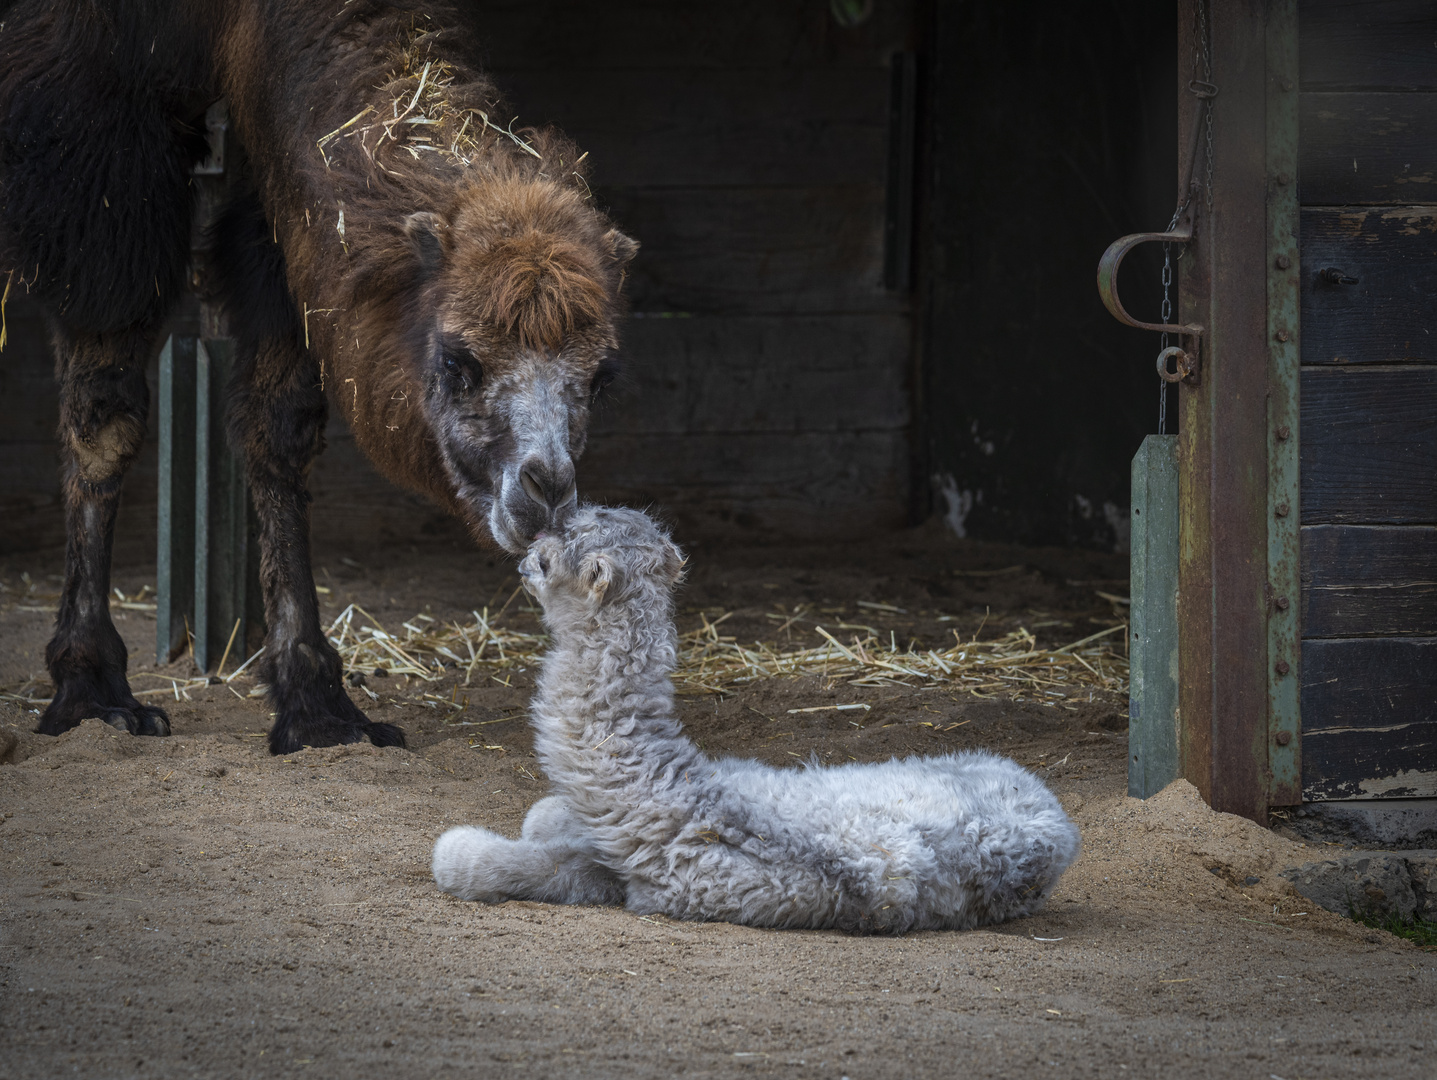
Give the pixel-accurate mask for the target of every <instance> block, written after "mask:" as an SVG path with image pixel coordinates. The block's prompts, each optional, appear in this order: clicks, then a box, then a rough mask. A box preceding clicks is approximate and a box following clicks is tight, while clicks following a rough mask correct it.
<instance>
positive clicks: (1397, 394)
mask: <svg viewBox="0 0 1437 1080" xmlns="http://www.w3.org/2000/svg"><path fill="white" fill-rule="evenodd" d="M1302 433H1303V434H1302V522H1303V524H1305V525H1319V524H1324V523H1329V522H1351V523H1358V522H1365V523H1369V524H1381V523H1387V524H1404V523H1429V522H1437V367H1430V366H1420V367H1417V366H1414V367H1391V368H1370V367H1369V368H1332V367H1311V368H1306V369H1304V370H1303V373H1302Z"/></svg>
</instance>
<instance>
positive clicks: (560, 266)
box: [0, 0, 636, 753]
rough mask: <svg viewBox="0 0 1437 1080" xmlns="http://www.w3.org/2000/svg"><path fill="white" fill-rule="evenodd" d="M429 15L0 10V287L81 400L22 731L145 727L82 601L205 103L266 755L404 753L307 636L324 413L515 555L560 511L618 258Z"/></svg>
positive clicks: (467, 55)
mask: <svg viewBox="0 0 1437 1080" xmlns="http://www.w3.org/2000/svg"><path fill="white" fill-rule="evenodd" d="M421 6H422V7H423V9H424V10H423V11H421V12H415V11H414V10H413V9H412V8H408V7H401V6H399V5H396V4H391V3H388V2H386V0H347V2H345V3H342V4H341V3H334V2H330V0H18V2H15V3H13V4H10V5H0V7H4V8H5V10H3V13H0V20H3V21H0V274H4V273H5V272H6V271H11V272H12V276H13V275H14V274H16V273H18V274H19V275H21V276H22V277H23V280H24V281H25V283H26V285H27V287H29V288H30V289H31V290H32V292H33V293H34V294H36V295H37V296H38V297H39V299H40V300H41V301H42V303H44V305H45V306H46V308H47V310H48V311H49V313H50V316H51V318H52V321H53V323H54V325H55V330H56V335H55V336H56V351H57V363H58V370H59V372H60V377H61V379H62V382H63V384H64V397H65V400H66V401H67V402H71V401H73V402H75V403H76V404H75V406H74V407H73V408H70V407H67V409H66V411H65V414H64V417H63V418H62V431H61V442H62V447H63V449H64V451H65V457H66V462H67V465H66V470H67V472H66V475H67V483H66V489H65V490H66V507H67V520H68V521H69V532H70V551H71V559H70V562H69V566H68V569H67V589H66V594H65V595H66V597H67V599H66V600H65V601H64V602H63V603H62V605H61V610H60V615H59V619H58V624H57V630H56V636H55V640H54V641H53V642H52V643H51V657H52V658H51V663H50V667H51V674H52V676H53V677H54V679H55V682H56V695H55V702H54V703H53V704H52V705H51V707H50V709H49V710H48V711H47V713H46V715H45V717H44V719H43V721H42V724H41V730H43V731H49V732H58V731H62V730H65V729H66V728H68V727H71V726H73V725H74V724H75V723H78V722H79V720H80V719H82V718H83V717H86V716H93V715H102V716H105V717H106V718H107V719H109V720H111V722H113V723H116V724H117V725H119V726H124V727H127V728H128V729H129V730H131V731H135V732H148V733H155V732H157V731H158V730H159V728H160V727H161V726H163V715H162V714H159V713H158V711H157V710H144V709H140V708H139V707H138V706H137V705H136V703H135V701H134V699H133V697H132V696H130V693H129V689H128V686H127V684H126V682H125V678H124V664H125V657H124V648H123V646H122V645H117V642H118V636H117V635H115V634H114V628H113V626H111V624H110V620H109V614H108V609H107V606H106V601H105V599H104V597H105V595H106V593H107V592H108V574H109V568H108V561H109V557H108V552H109V543H110V532H111V529H112V526H113V510H114V502H115V499H116V498H117V497H118V491H119V485H120V482H121V480H122V478H123V475H124V471H125V469H126V468H127V467H128V464H129V462H130V460H131V459H132V458H133V456H134V452H135V447H136V446H137V445H138V434H139V433H140V432H142V430H143V426H144V423H145V415H146V410H147V407H148V396H147V390H146V388H145V385H144V380H143V378H140V379H138V380H136V379H135V378H134V372H135V365H136V363H137V352H136V350H137V349H139V350H140V351H141V352H142V351H143V349H144V348H145V347H147V345H148V343H149V342H151V341H152V339H153V335H154V334H155V332H156V331H157V329H158V327H159V326H160V325H161V324H162V322H163V320H164V318H165V317H166V315H167V314H168V312H169V310H170V307H171V306H172V304H173V302H174V299H175V297H176V296H177V294H178V292H179V289H180V287H181V281H182V279H183V275H184V269H185V265H186V263H187V261H188V247H189V231H190V225H191V207H190V186H189V170H190V167H191V165H192V164H193V163H194V162H195V161H196V160H197V159H198V158H199V157H200V156H202V154H203V152H204V142H203V140H202V139H201V138H200V136H199V134H198V131H199V127H200V118H201V117H202V116H203V113H204V109H205V107H206V106H207V105H208V104H209V103H210V102H211V101H213V100H215V99H216V98H219V97H223V98H225V99H226V100H227V101H228V105H229V113H230V117H231V122H232V125H233V129H234V131H235V133H236V134H237V135H238V138H239V142H240V143H241V144H242V146H243V148H244V154H243V155H237V156H236V157H235V158H234V160H243V161H244V162H245V164H244V165H243V167H242V176H241V182H240V183H239V185H238V186H237V187H236V189H235V197H234V199H233V202H232V204H231V205H230V206H229V207H228V208H227V209H226V210H225V211H224V213H223V214H222V215H221V216H220V218H219V220H218V221H216V222H215V223H214V224H213V227H212V230H211V231H212V250H213V255H212V259H211V263H212V265H209V266H207V267H206V278H207V280H208V282H209V288H210V289H211V290H212V292H213V295H214V296H215V297H216V298H218V299H220V300H222V301H223V302H224V304H225V305H226V307H227V308H228V310H229V313H230V319H231V331H232V333H233V335H234V336H235V338H236V340H237V346H238V347H237V369H238V375H237V378H236V383H235V385H234V387H233V393H232V407H231V415H230V431H231V436H232V439H233V440H234V441H235V443H236V444H237V445H238V446H240V447H241V448H242V449H243V451H244V454H245V459H246V468H247V473H248V477H249V481H250V486H251V490H252V493H253V495H254V500H255V505H256V509H257V512H258V515H259V518H260V546H261V576H262V579H263V583H264V586H265V593H266V617H267V621H268V624H269V637H268V639H267V642H266V653H265V658H264V661H263V664H264V675H265V678H266V681H267V682H268V683H269V685H270V686H271V689H272V694H273V696H274V703H275V706H276V722H275V727H274V729H273V731H272V732H271V748H272V749H273V750H274V751H275V752H277V753H278V752H286V751H289V750H292V749H295V748H297V747H299V746H301V745H304V744H309V745H326V744H331V743H336V742H350V741H354V740H355V739H358V738H361V737H364V736H366V735H367V736H368V737H370V738H371V739H373V740H374V741H376V742H393V741H398V740H400V739H402V736H401V735H400V733H399V732H398V731H397V729H392V728H388V727H387V726H385V725H372V724H369V723H368V721H367V720H366V719H365V718H364V716H363V714H362V713H360V712H359V710H358V709H357V708H356V707H355V706H354V705H353V704H352V703H351V702H350V700H349V698H348V697H347V696H346V695H345V693H344V690H343V687H342V686H341V684H340V674H341V673H340V668H339V660H338V657H337V655H336V654H335V653H334V650H333V649H332V648H331V647H330V645H329V644H328V642H327V641H325V639H324V635H323V633H322V632H321V630H320V627H319V622H318V608H317V603H316V598H315V593H314V586H313V580H312V577H311V572H310V567H309V551H308V520H307V515H308V495H307V494H306V492H305V477H306V475H307V472H308V469H309V466H310V462H311V461H312V459H313V456H314V454H315V453H316V452H317V450H318V449H319V447H320V446H321V445H322V441H323V436H322V430H323V425H324V420H325V415H326V413H327V409H328V406H329V403H330V402H332V403H333V404H334V405H336V406H337V407H338V408H339V409H340V410H341V411H342V413H343V414H344V416H345V419H346V420H347V421H348V423H349V425H350V427H351V428H352V429H353V431H354V435H355V438H356V441H357V442H358V443H359V445H360V446H361V447H362V448H363V449H364V450H365V452H366V453H367V454H368V455H369V456H370V457H371V459H372V460H373V461H374V462H375V464H376V465H377V466H378V467H379V468H380V469H381V471H383V472H384V473H385V474H386V475H387V476H389V477H390V478H392V479H394V480H396V481H398V482H400V483H403V484H405V485H407V486H410V487H412V488H415V489H417V490H419V491H422V492H424V493H426V494H428V495H429V496H430V497H432V498H433V499H435V500H436V501H437V502H439V503H440V504H441V505H444V506H446V507H448V508H449V509H450V510H452V511H453V512H454V513H456V514H457V515H459V516H460V517H461V518H463V519H464V520H465V521H466V522H467V523H468V524H469V525H470V527H471V529H472V530H473V532H474V533H475V534H476V535H477V536H479V537H481V538H483V539H486V540H488V539H492V540H493V541H497V542H498V543H499V544H501V545H502V546H504V547H506V548H508V549H509V550H510V551H515V552H518V551H521V550H522V549H523V548H524V546H525V545H526V544H527V542H528V540H529V539H530V538H531V537H532V536H534V535H535V534H536V533H537V532H539V531H541V530H543V529H545V528H550V527H554V526H556V525H557V524H558V523H559V522H560V521H561V520H562V518H563V517H564V516H565V515H566V514H567V513H568V512H569V511H570V510H571V509H572V507H573V506H574V505H575V493H574V466H573V461H574V459H575V458H576V457H577V456H578V455H579V454H580V453H582V451H583V448H584V441H585V434H586V431H587V428H588V414H589V407H590V405H591V401H592V397H593V395H594V394H595V393H596V392H597V391H598V390H599V389H601V388H602V386H603V385H604V383H605V382H607V380H608V379H609V378H610V377H611V376H612V371H613V366H614V361H613V356H614V352H615V350H616V348H617V345H618V342H617V337H616V332H615V320H616V319H617V317H618V315H619V313H620V307H621V301H620V291H621V288H622V285H623V280H624V267H625V265H626V264H627V262H628V261H629V260H630V259H631V258H632V257H633V255H634V252H635V250H636V245H635V244H634V242H633V241H632V240H630V239H629V238H628V237H626V236H624V235H623V234H622V233H620V232H619V231H618V230H616V229H615V228H614V227H613V226H612V224H611V223H610V222H609V221H608V220H607V218H606V217H605V216H604V215H603V213H601V212H600V211H599V210H597V209H596V208H595V206H594V203H593V199H592V195H591V193H590V190H589V186H588V182H587V178H586V175H585V169H586V167H587V157H586V155H583V154H580V153H579V152H578V151H577V150H576V149H575V148H574V147H573V145H572V144H570V143H569V142H568V140H566V139H565V138H564V137H563V136H562V135H560V134H559V133H558V132H556V131H553V130H550V129H545V130H533V129H528V128H524V129H518V130H516V129H514V128H513V126H512V121H511V120H510V117H511V115H512V114H511V113H510V112H509V110H508V109H507V108H506V107H505V106H504V105H503V103H502V101H501V100H500V97H499V94H498V93H497V91H496V89H495V87H494V85H493V83H492V82H491V81H490V80H489V79H488V78H487V77H486V76H485V75H484V74H483V73H482V71H481V69H480V66H479V63H478V55H479V40H480V39H479V36H478V33H477V32H476V28H474V27H472V26H469V25H466V20H464V19H462V18H460V17H459V16H458V14H457V13H456V12H455V11H454V10H452V9H451V8H450V7H449V6H448V5H447V4H445V3H443V2H442V0H433V2H428V0H424V2H423V3H422V4H421ZM478 29H482V28H478ZM152 713H154V714H156V715H155V716H151V715H150V714H152Z"/></svg>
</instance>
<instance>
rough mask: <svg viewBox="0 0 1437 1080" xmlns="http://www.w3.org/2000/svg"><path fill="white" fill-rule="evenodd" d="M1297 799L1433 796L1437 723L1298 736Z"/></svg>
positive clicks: (1436, 789) (1436, 784) (1436, 771)
mask: <svg viewBox="0 0 1437 1080" xmlns="http://www.w3.org/2000/svg"><path fill="white" fill-rule="evenodd" d="M1303 744H1304V745H1303V751H1302V797H1303V800H1304V801H1305V802H1319V801H1325V800H1332V799H1430V798H1432V797H1433V796H1435V795H1437V723H1429V724H1404V725H1402V726H1400V727H1398V728H1395V729H1393V730H1391V731H1388V732H1384V733H1383V737H1382V738H1373V736H1372V733H1371V732H1368V731H1360V730H1359V731H1351V730H1337V731H1324V732H1313V733H1312V734H1311V735H1305V736H1304V738H1303Z"/></svg>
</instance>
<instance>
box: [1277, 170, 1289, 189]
mask: <svg viewBox="0 0 1437 1080" xmlns="http://www.w3.org/2000/svg"><path fill="white" fill-rule="evenodd" d="M1277 182H1278V183H1279V184H1281V185H1282V186H1283V187H1286V186H1287V185H1288V184H1290V183H1292V175H1291V174H1290V173H1285V172H1280V173H1278V174H1277Z"/></svg>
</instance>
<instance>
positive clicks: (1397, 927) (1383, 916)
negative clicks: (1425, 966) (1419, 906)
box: [1348, 907, 1437, 952]
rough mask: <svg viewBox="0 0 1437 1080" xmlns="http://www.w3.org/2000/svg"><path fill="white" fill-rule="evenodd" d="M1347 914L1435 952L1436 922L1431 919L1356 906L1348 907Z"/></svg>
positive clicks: (1376, 928) (1364, 923)
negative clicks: (1366, 909) (1410, 917)
mask: <svg viewBox="0 0 1437 1080" xmlns="http://www.w3.org/2000/svg"><path fill="white" fill-rule="evenodd" d="M1348 914H1349V915H1350V917H1351V918H1352V920H1353V921H1354V922H1360V923H1361V924H1362V925H1363V926H1370V927H1372V928H1373V929H1374V930H1386V931H1387V932H1388V933H1389V934H1396V935H1397V936H1398V937H1400V938H1406V939H1407V940H1408V941H1410V942H1412V943H1413V944H1414V945H1416V946H1417V947H1418V948H1421V949H1427V950H1430V951H1434V952H1437V922H1433V921H1432V920H1431V919H1417V918H1413V919H1404V918H1403V917H1402V916H1401V915H1398V914H1397V913H1396V912H1393V911H1388V912H1382V913H1379V912H1374V911H1364V910H1362V909H1361V908H1357V907H1352V908H1350V909H1349V911H1348Z"/></svg>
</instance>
